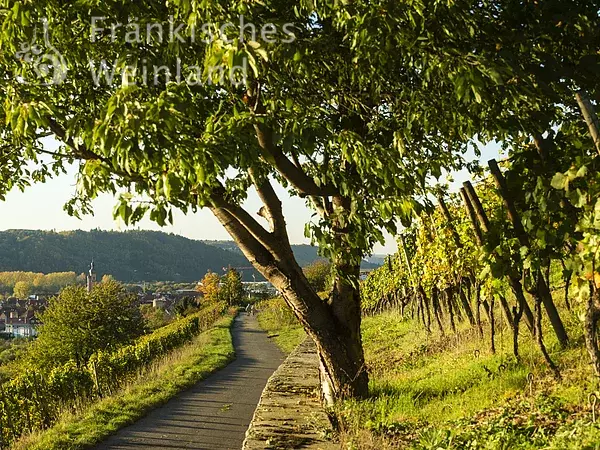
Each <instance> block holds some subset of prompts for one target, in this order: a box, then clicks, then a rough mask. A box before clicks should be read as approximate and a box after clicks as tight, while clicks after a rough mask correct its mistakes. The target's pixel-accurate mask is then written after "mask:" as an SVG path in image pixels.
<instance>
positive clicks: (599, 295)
mask: <svg viewBox="0 0 600 450" xmlns="http://www.w3.org/2000/svg"><path fill="white" fill-rule="evenodd" d="M576 97H577V103H578V104H579V108H580V109H581V112H582V114H583V117H584V119H585V121H586V123H587V125H588V128H589V130H590V135H591V137H592V140H593V141H594V145H595V146H596V150H598V153H600V124H599V122H598V116H597V115H596V111H595V110H594V107H593V105H592V103H591V102H590V99H589V97H588V96H587V94H586V93H585V92H583V91H580V92H578V93H577V95H576ZM594 263H595V261H594ZM595 273H596V268H595V264H594V267H593V271H592V279H591V281H590V282H589V289H590V295H589V298H588V303H587V308H586V313H585V320H584V335H585V346H586V348H587V351H588V353H589V355H590V360H591V361H592V367H593V368H594V373H595V374H596V376H598V377H600V349H599V348H598V330H597V324H598V321H599V320H600V291H599V290H598V287H597V286H596V282H595V280H594V275H595Z"/></svg>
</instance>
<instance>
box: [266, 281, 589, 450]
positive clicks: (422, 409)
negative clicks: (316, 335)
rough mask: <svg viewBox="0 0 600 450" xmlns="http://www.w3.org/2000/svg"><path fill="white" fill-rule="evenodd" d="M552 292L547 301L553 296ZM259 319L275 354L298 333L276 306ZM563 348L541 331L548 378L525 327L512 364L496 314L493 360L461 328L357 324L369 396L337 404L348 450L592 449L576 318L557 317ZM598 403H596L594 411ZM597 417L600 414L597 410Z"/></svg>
mask: <svg viewBox="0 0 600 450" xmlns="http://www.w3.org/2000/svg"><path fill="white" fill-rule="evenodd" d="M561 294H562V293H561V292H560V291H557V292H556V295H555V297H556V298H557V299H560V298H561ZM265 305H266V306H268V307H266V308H264V309H263V311H262V312H261V313H260V316H259V320H260V322H261V324H262V326H263V327H265V328H266V329H267V330H268V331H269V332H270V333H272V334H274V335H278V336H277V337H276V338H275V339H277V340H279V342H278V343H279V344H280V346H281V347H282V348H284V349H289V348H293V346H294V345H295V344H296V343H297V342H298V341H299V340H300V339H301V337H302V336H304V334H303V331H302V330H301V329H300V326H299V325H298V324H297V323H294V319H293V317H292V316H291V313H290V312H289V311H287V312H286V311H285V308H284V305H283V304H282V302H281V301H271V302H270V303H268V304H265ZM561 314H562V316H563V320H564V321H565V323H566V325H567V327H568V330H569V333H570V335H571V336H572V344H571V346H570V347H569V348H568V349H567V350H560V349H559V346H558V345H557V342H556V340H555V339H554V337H553V336H552V333H551V332H550V331H549V326H545V330H546V331H545V332H546V336H545V341H546V345H547V346H548V348H549V350H550V352H551V356H552V358H553V359H554V361H555V362H556V363H558V365H559V368H560V369H561V373H562V380H561V381H557V380H555V379H554V378H553V377H552V374H551V372H550V371H549V369H548V368H547V366H546V364H545V363H544V361H543V359H542V358H541V356H540V353H539V350H538V349H537V346H536V345H535V342H534V341H533V340H532V338H531V335H530V334H528V331H527V330H526V327H524V326H523V327H522V328H524V330H522V334H521V337H520V342H521V345H520V353H521V360H520V361H516V360H515V358H514V357H513V356H512V334H511V332H510V330H508V329H507V328H506V326H505V324H504V322H503V321H502V318H501V317H498V322H499V324H498V325H497V327H498V330H497V335H496V354H495V355H493V354H491V352H490V350H489V336H487V335H486V336H484V338H483V340H482V339H480V337H479V336H478V334H477V332H476V331H475V330H471V329H468V328H467V327H465V326H462V327H460V328H459V330H458V333H457V334H456V335H453V334H448V333H446V335H444V336H442V335H441V334H440V333H439V331H435V332H433V333H432V334H430V335H427V333H426V332H425V330H424V329H423V327H422V326H420V325H419V324H418V323H416V321H415V320H413V319H411V318H410V317H409V314H407V317H405V318H404V319H403V318H402V317H401V316H400V315H399V314H398V313H393V312H389V313H384V314H380V315H377V316H374V317H367V318H365V319H364V320H363V341H364V347H365V357H366V360H367V365H368V369H369V374H370V380H371V381H370V397H369V398H367V399H365V400H361V401H346V402H344V403H342V404H340V405H338V408H337V415H338V418H339V419H340V424H341V436H340V438H341V441H342V443H343V446H344V447H343V448H347V449H386V448H389V449H396V448H411V449H436V450H437V449H457V450H458V449H534V448H552V449H600V424H597V423H593V417H592V413H591V408H590V404H589V402H588V397H589V395H590V394H592V393H596V394H597V395H599V396H600V392H599V391H598V390H599V386H598V382H597V381H596V380H595V379H594V377H593V375H592V372H591V369H590V367H589V364H588V361H589V358H588V356H587V353H586V351H585V348H584V346H583V344H582V338H581V325H580V324H579V319H578V318H577V317H576V316H575V314H572V313H569V312H568V311H566V310H564V311H561ZM599 406H600V405H599ZM596 415H597V416H598V417H599V418H600V408H598V411H597V413H596Z"/></svg>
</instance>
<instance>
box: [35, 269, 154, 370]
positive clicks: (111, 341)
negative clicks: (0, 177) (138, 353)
mask: <svg viewBox="0 0 600 450" xmlns="http://www.w3.org/2000/svg"><path fill="white" fill-rule="evenodd" d="M39 319H40V321H41V322H42V325H41V326H40V327H39V330H38V332H39V335H38V338H37V340H36V341H35V344H34V345H33V346H32V349H31V352H30V355H29V358H28V360H29V363H30V364H33V365H34V366H35V367H40V368H44V369H48V368H51V367H54V366H56V365H60V364H62V363H65V362H67V361H69V360H74V361H76V362H77V363H78V364H85V363H86V362H87V360H88V359H89V357H90V356H91V355H92V354H93V353H95V352H97V351H98V350H110V349H114V348H116V347H118V346H120V345H123V344H126V343H129V342H131V341H132V340H134V339H135V338H137V337H139V336H140V335H142V334H143V333H144V320H143V317H142V314H141V313H140V310H139V308H138V307H137V306H136V305H135V296H133V295H131V294H129V293H128V292H127V290H126V289H125V287H124V286H123V285H121V284H119V283H117V282H115V281H112V280H110V281H107V282H105V283H100V284H97V285H95V286H94V288H93V289H92V292H91V293H88V292H87V291H86V288H85V287H83V286H69V287H66V288H64V289H63V290H62V291H61V292H60V294H59V295H58V296H57V297H54V298H52V299H50V301H49V303H48V308H47V309H46V310H45V311H44V312H43V313H42V314H41V315H40V317H39Z"/></svg>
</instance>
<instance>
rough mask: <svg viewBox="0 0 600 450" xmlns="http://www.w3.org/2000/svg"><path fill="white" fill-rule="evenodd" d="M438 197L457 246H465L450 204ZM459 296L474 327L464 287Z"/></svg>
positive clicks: (471, 311) (474, 322) (473, 318)
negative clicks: (455, 223) (457, 229)
mask: <svg viewBox="0 0 600 450" xmlns="http://www.w3.org/2000/svg"><path fill="white" fill-rule="evenodd" d="M437 199H438V202H439V205H440V208H441V210H442V214H443V215H444V218H445V219H446V222H447V223H448V227H450V231H451V233H452V236H453V238H454V242H455V243H456V246H457V247H458V248H463V243H462V242H461V240H460V236H459V234H458V231H456V227H455V226H454V219H453V217H452V214H450V210H449V209H448V206H447V205H446V202H445V201H444V198H443V197H442V196H441V195H438V198H437ZM458 296H459V298H460V302H461V304H462V306H463V309H464V310H465V314H466V315H467V319H468V320H469V324H470V325H471V326H472V327H473V326H475V324H476V321H475V316H474V315H473V309H472V308H471V305H470V304H469V300H468V299H467V296H466V295H465V292H464V291H463V290H462V289H459V292H458Z"/></svg>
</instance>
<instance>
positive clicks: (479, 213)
mask: <svg viewBox="0 0 600 450" xmlns="http://www.w3.org/2000/svg"><path fill="white" fill-rule="evenodd" d="M461 195H462V197H463V200H464V202H465V205H466V208H467V210H468V211H469V217H471V222H472V223H473V227H474V228H475V230H476V232H475V236H476V237H477V243H478V244H479V245H480V246H482V247H483V246H484V245H485V240H484V235H483V233H485V234H486V235H487V234H488V233H489V232H490V221H489V219H488V217H487V214H486V213H485V210H484V209H483V205H482V204H481V201H480V200H479V197H478V196H477V192H475V189H474V188H473V185H472V184H471V183H470V182H469V181H465V182H464V183H463V189H461ZM478 221H479V222H478ZM511 259H512V260H513V261H515V262H516V261H518V258H517V257H516V256H515V255H513V256H511ZM507 278H508V281H509V284H510V287H511V288H512V290H513V292H514V294H515V297H516V298H517V301H518V303H519V304H521V303H522V304H523V306H522V308H523V312H524V314H525V321H526V323H527V327H528V328H529V329H530V330H531V331H532V332H533V330H535V327H534V323H533V313H532V312H531V308H530V307H529V304H528V303H527V300H526V299H525V294H524V293H523V286H522V285H521V280H520V279H519V278H518V277H517V276H516V275H515V274H513V273H509V274H508V275H507Z"/></svg>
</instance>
